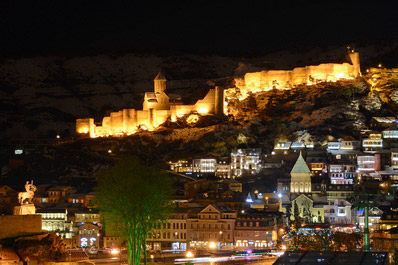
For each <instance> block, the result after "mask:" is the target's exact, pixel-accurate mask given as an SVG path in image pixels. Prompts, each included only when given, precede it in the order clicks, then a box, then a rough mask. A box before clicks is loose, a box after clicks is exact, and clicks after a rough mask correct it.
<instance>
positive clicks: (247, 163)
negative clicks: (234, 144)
mask: <svg viewBox="0 0 398 265" xmlns="http://www.w3.org/2000/svg"><path fill="white" fill-rule="evenodd" d="M260 155H261V149H260V148H247V149H236V150H233V151H232V152H231V175H232V176H235V177H243V176H248V175H255V174H258V173H259V172H260V170H261V166H260V162H261V160H260Z"/></svg>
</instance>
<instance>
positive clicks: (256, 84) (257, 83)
mask: <svg viewBox="0 0 398 265" xmlns="http://www.w3.org/2000/svg"><path fill="white" fill-rule="evenodd" d="M265 73H266V71H262V72H255V73H246V74H245V77H244V80H245V87H246V89H247V90H248V91H257V90H262V88H261V83H262V82H261V79H264V81H263V82H267V81H265V79H266V78H265V77H262V76H263V75H265Z"/></svg>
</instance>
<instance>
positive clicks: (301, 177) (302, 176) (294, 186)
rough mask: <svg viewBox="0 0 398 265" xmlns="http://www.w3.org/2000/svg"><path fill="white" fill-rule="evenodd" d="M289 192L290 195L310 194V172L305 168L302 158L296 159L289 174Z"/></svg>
mask: <svg viewBox="0 0 398 265" xmlns="http://www.w3.org/2000/svg"><path fill="white" fill-rule="evenodd" d="M290 192H291V193H310V192H311V171H310V169H309V168H308V166H307V163H306V162H305V160H304V158H303V156H302V155H301V152H300V156H299V157H298V159H297V161H296V163H295V164H294V166H293V169H292V171H291V172H290Z"/></svg>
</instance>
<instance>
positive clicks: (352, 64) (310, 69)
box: [226, 47, 361, 99]
mask: <svg viewBox="0 0 398 265" xmlns="http://www.w3.org/2000/svg"><path fill="white" fill-rule="evenodd" d="M358 76H361V70H360V63H359V53H358V52H355V51H354V50H352V49H350V48H349V47H348V53H347V62H343V63H323V64H320V65H310V66H305V67H296V68H294V69H293V70H268V71H261V72H254V73H246V74H245V75H244V77H243V78H235V83H236V87H237V88H238V89H239V90H240V93H241V95H242V96H241V98H240V99H244V98H246V97H247V95H248V93H249V92H251V93H255V92H260V91H268V90H271V89H274V88H276V89H291V88H293V87H295V86H297V85H300V84H305V85H313V84H316V83H319V82H325V81H327V82H336V81H337V80H341V79H354V78H356V77H358ZM234 90H235V88H232V89H229V90H228V91H226V93H231V92H232V93H233V92H234Z"/></svg>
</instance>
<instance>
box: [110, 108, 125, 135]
mask: <svg viewBox="0 0 398 265" xmlns="http://www.w3.org/2000/svg"><path fill="white" fill-rule="evenodd" d="M110 117H111V127H110V131H111V132H112V134H116V133H123V111H122V110H121V111H117V112H111V115H110Z"/></svg>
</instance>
